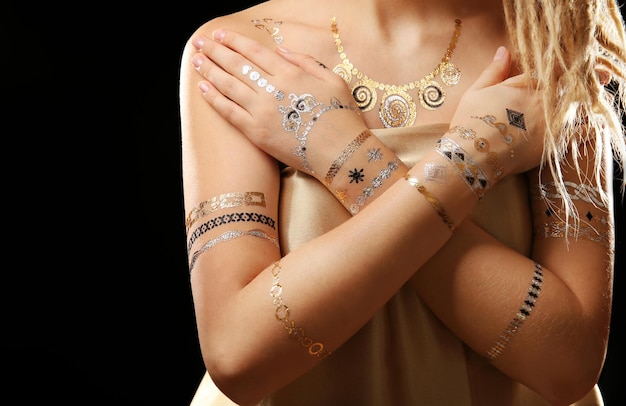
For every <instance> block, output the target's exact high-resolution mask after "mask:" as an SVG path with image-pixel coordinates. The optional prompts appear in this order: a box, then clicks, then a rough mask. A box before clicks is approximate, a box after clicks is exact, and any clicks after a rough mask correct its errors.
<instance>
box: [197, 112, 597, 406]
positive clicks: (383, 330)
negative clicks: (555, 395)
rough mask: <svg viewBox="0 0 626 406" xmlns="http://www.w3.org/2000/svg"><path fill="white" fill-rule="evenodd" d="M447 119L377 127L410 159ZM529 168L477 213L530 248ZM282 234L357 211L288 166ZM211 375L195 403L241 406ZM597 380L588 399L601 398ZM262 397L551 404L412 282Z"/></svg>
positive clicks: (298, 237)
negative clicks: (449, 323)
mask: <svg viewBox="0 0 626 406" xmlns="http://www.w3.org/2000/svg"><path fill="white" fill-rule="evenodd" d="M447 129H448V125H447V124H439V125H430V126H421V127H408V128H399V129H383V130H375V131H374V133H375V134H376V135H377V136H378V137H379V138H380V139H381V140H382V141H383V142H384V143H385V144H386V145H387V146H389V148H390V149H392V150H393V151H394V152H395V153H396V154H397V155H398V156H399V157H400V159H401V160H402V161H403V162H405V163H406V164H407V165H408V166H409V167H411V166H413V165H414V164H415V163H416V162H417V161H418V159H419V158H420V157H421V155H422V153H423V151H425V150H426V149H427V148H431V147H432V145H433V143H434V142H435V140H436V139H437V138H439V137H440V136H441V135H442V134H443V133H444V132H445V131H446V130H447ZM527 190H528V188H527V184H526V180H525V177H524V176H516V177H508V178H505V179H504V180H503V181H501V182H499V183H498V184H497V185H496V186H495V187H494V188H493V189H492V190H491V191H490V192H489V194H488V195H486V196H485V198H484V199H482V200H481V201H480V202H479V204H478V206H477V207H476V209H475V211H474V212H473V213H472V216H473V218H474V219H475V220H476V222H477V223H478V224H480V225H481V226H482V227H484V228H485V229H487V230H488V231H490V232H491V233H492V234H493V235H495V236H497V237H498V238H499V239H500V240H501V241H503V242H505V243H506V244H507V245H509V246H511V247H512V248H514V249H515V250H517V251H519V252H521V253H523V254H528V253H529V251H530V246H531V238H532V235H531V228H530V224H531V220H530V213H529V207H528V194H527ZM280 202H281V204H280V214H279V216H280V222H281V232H280V242H281V248H282V250H283V252H284V254H285V253H288V252H290V251H292V250H293V249H295V248H296V247H298V246H299V245H301V244H303V243H305V242H307V241H309V240H310V239H312V238H315V237H316V236H318V235H321V234H323V233H325V232H326V231H328V230H330V229H332V228H333V227H335V226H337V225H338V224H340V223H342V222H343V221H345V220H347V219H348V218H350V217H351V215H350V214H349V213H348V212H347V211H346V210H345V208H344V207H343V206H342V205H341V204H340V203H339V202H338V201H337V200H336V199H335V198H334V197H333V196H332V194H331V193H329V192H328V190H327V189H326V188H325V187H324V186H323V185H322V184H321V183H319V182H318V181H317V180H315V179H313V178H311V177H310V176H308V175H306V174H303V173H301V172H298V171H296V170H293V169H291V168H287V169H285V170H284V171H283V183H282V188H281V199H280ZM232 404H233V403H232V402H230V401H229V400H228V399H227V398H226V397H225V396H224V395H223V394H221V393H220V392H219V390H217V388H216V387H215V385H213V383H212V382H211V379H210V377H209V375H208V374H205V376H204V378H203V379H202V382H201V383H200V386H199V387H198V390H197V392H196V394H195V396H194V398H193V400H192V402H191V406H209V405H211V406H217V405H232ZM602 404H603V402H602V398H601V396H600V392H599V390H598V388H597V386H596V387H595V389H594V390H593V391H592V392H591V393H589V395H588V396H586V397H585V398H584V399H583V400H581V401H579V402H577V403H576V405H577V406H581V405H585V406H587V405H590V406H591V405H594V406H597V405H602ZM261 405H276V406H278V405H281V406H282V405H285V406H304V405H312V406H313V405H314V406H329V405H359V406H387V405H400V406H405V405H406V406H408V405H429V406H433V405H444V406H448V405H454V406H461V405H473V406H483V405H488V406H491V405H499V406H505V405H515V406H518V405H520V406H521V405H528V406H534V405H547V403H546V402H545V401H544V400H542V399H541V398H539V396H537V395H536V394H535V393H534V392H533V391H531V390H530V389H528V388H526V387H525V386H523V385H521V384H519V383H516V382H513V381H512V380H510V379H509V378H508V377H506V376H505V375H503V374H502V373H500V372H499V371H498V370H497V369H495V368H493V367H492V366H491V365H490V364H489V363H488V362H487V361H486V359H485V358H484V357H483V356H480V355H478V354H476V353H474V352H473V351H472V350H471V349H469V348H468V347H467V346H465V345H464V344H463V343H462V342H461V341H459V340H458V339H457V338H456V336H455V335H454V334H452V332H450V330H448V329H447V328H446V327H445V326H444V325H443V324H442V323H441V322H440V321H439V320H438V319H437V317H436V316H435V315H434V314H433V313H432V312H431V311H430V310H429V309H428V308H427V307H426V306H425V305H424V303H423V302H422V301H421V300H420V298H419V297H418V295H417V294H416V292H415V290H414V289H413V288H412V287H411V284H410V283H408V284H406V285H405V286H404V287H403V288H402V289H400V291H398V293H396V295H395V296H394V297H393V298H391V300H389V302H388V303H387V304H386V305H385V306H384V307H383V308H382V309H381V310H380V311H379V312H378V313H377V314H376V315H375V316H374V317H373V318H372V320H371V321H370V322H368V323H367V324H366V325H365V326H364V327H363V328H362V329H361V330H359V331H358V332H357V334H355V335H354V336H353V337H352V338H350V340H348V341H347V342H346V343H345V344H344V345H343V346H342V347H341V348H339V349H338V350H336V351H335V352H334V353H333V355H331V356H330V357H328V358H326V359H325V360H323V361H322V362H320V365H319V366H317V367H316V368H315V369H313V370H311V371H310V372H308V373H307V374H305V375H304V376H302V377H300V378H299V379H297V380H296V381H295V382H293V383H291V384H289V385H288V386H286V387H284V388H282V389H281V390H279V391H277V392H276V393H275V394H273V395H272V396H270V397H268V398H267V399H265V400H264V401H263V402H262V403H261Z"/></svg>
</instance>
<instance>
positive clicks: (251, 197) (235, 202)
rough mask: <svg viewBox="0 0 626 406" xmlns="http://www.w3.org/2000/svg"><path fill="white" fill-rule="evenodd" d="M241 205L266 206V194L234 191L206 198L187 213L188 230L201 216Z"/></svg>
mask: <svg viewBox="0 0 626 406" xmlns="http://www.w3.org/2000/svg"><path fill="white" fill-rule="evenodd" d="M240 206H261V207H265V195H264V194H263V193H261V192H233V193H224V194H221V195H219V196H214V197H212V198H210V199H209V200H205V201H204V202H202V203H200V204H199V205H198V206H196V207H194V208H193V209H191V211H190V212H189V214H188V215H187V221H186V225H187V230H189V228H190V227H191V226H192V225H193V223H194V222H196V221H197V220H198V219H199V218H201V217H204V216H206V215H208V214H211V213H213V212H215V211H217V210H220V209H227V208H232V207H240Z"/></svg>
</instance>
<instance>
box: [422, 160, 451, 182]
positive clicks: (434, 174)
mask: <svg viewBox="0 0 626 406" xmlns="http://www.w3.org/2000/svg"><path fill="white" fill-rule="evenodd" d="M424 178H425V180H426V182H436V183H446V167H445V165H439V164H436V163H434V162H428V163H427V164H426V165H424Z"/></svg>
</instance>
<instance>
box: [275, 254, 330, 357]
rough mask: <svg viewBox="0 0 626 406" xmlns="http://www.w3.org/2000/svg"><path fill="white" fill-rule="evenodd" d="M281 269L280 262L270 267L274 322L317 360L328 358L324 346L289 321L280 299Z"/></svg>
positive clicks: (288, 312) (287, 313)
mask: <svg viewBox="0 0 626 406" xmlns="http://www.w3.org/2000/svg"><path fill="white" fill-rule="evenodd" d="M281 269H282V268H281V267H280V261H276V262H275V263H274V265H273V266H272V288H271V289H270V296H271V297H272V303H274V315H275V316H276V320H278V321H280V322H281V323H283V326H284V327H285V329H286V330H287V332H288V334H289V338H291V339H292V340H295V341H297V342H299V343H300V344H301V345H302V346H303V347H305V348H306V349H307V351H308V352H309V354H311V355H313V356H316V357H317V358H319V359H324V358H326V357H328V356H329V355H330V351H326V350H325V349H324V344H322V343H321V342H319V341H313V340H312V339H311V338H309V337H308V336H307V335H306V332H305V331H304V329H303V328H302V327H296V322H295V321H293V320H291V318H290V317H291V311H290V310H289V307H287V305H286V304H285V303H284V302H283V298H282V293H283V287H282V285H281V284H280V271H281Z"/></svg>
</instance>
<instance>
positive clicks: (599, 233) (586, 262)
mask: <svg viewBox="0 0 626 406" xmlns="http://www.w3.org/2000/svg"><path fill="white" fill-rule="evenodd" d="M595 147H596V146H595V145H593V144H592V143H586V144H584V145H583V146H582V147H581V148H580V151H581V153H580V154H579V156H578V157H574V156H573V155H572V153H571V152H570V153H568V155H567V156H566V159H565V161H564V163H563V164H562V165H561V168H562V170H563V177H564V181H565V185H566V193H567V194H568V195H569V196H570V197H571V199H572V200H571V201H572V203H573V208H574V210H575V212H576V213H577V214H578V220H576V219H574V218H571V217H570V218H569V219H566V216H565V206H564V199H563V198H562V194H560V193H559V192H558V191H557V190H556V189H555V187H554V186H553V182H555V180H554V179H553V177H552V174H551V173H550V171H549V170H548V169H547V168H546V169H544V170H542V171H541V173H540V175H539V173H538V171H533V173H532V174H531V179H530V181H531V183H530V184H531V187H532V196H533V198H532V199H531V207H532V215H533V223H534V224H533V229H534V243H533V253H532V256H533V258H534V259H535V260H536V261H537V262H539V263H540V264H542V265H543V266H545V267H547V268H548V269H550V270H551V271H552V272H553V273H554V274H555V275H556V276H557V277H558V278H559V279H560V280H561V281H562V282H563V283H564V284H565V285H566V286H567V287H568V288H569V290H570V291H571V292H572V293H573V295H574V297H576V299H577V301H578V304H579V305H580V311H581V314H582V316H583V317H582V319H581V320H580V322H581V323H583V324H582V325H581V327H582V328H594V327H595V329H594V330H592V331H597V332H599V334H602V335H603V336H604V338H605V337H606V335H607V334H608V325H609V317H610V308H611V293H612V287H611V286H612V274H613V250H614V246H613V244H614V241H613V240H614V227H613V211H612V205H611V202H610V200H609V201H603V200H602V199H601V198H600V196H601V193H602V192H604V193H606V196H609V197H610V196H611V185H612V180H611V179H610V176H611V175H612V169H611V163H612V161H610V158H611V154H610V153H609V154H607V153H605V152H606V151H605V152H603V156H605V157H606V158H605V161H604V162H603V163H602V165H603V176H602V179H601V180H600V181H599V182H598V181H597V179H598V177H596V176H594V173H593V159H595V157H594V154H595V150H594V148H595ZM574 160H577V161H578V166H579V168H581V173H580V174H579V173H578V171H576V170H575V168H574V165H573V163H574ZM538 176H540V178H538ZM538 183H540V186H539V185H538ZM533 186H534V187H533ZM586 323H591V324H586Z"/></svg>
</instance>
